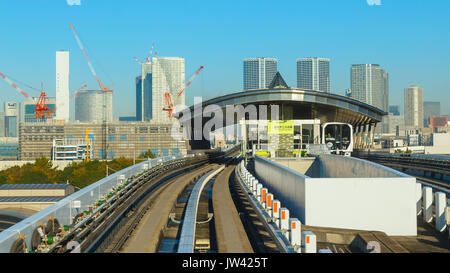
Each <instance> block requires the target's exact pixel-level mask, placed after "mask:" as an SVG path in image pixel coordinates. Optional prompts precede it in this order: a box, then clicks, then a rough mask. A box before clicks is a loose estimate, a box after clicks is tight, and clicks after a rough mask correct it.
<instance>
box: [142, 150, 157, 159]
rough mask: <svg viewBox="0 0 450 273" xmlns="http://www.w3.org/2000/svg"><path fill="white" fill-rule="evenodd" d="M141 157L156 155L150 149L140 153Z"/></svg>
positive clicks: (153, 156)
mask: <svg viewBox="0 0 450 273" xmlns="http://www.w3.org/2000/svg"><path fill="white" fill-rule="evenodd" d="M140 157H141V158H156V155H155V154H154V153H152V151H151V150H148V151H146V152H145V153H142V154H141V155H140Z"/></svg>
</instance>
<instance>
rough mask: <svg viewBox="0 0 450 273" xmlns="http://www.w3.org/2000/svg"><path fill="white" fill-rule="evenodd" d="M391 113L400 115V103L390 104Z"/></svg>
mask: <svg viewBox="0 0 450 273" xmlns="http://www.w3.org/2000/svg"><path fill="white" fill-rule="evenodd" d="M389 113H391V114H392V115H394V116H400V108H399V106H398V105H390V106H389Z"/></svg>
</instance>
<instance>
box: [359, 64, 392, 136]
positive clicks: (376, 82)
mask: <svg viewBox="0 0 450 273" xmlns="http://www.w3.org/2000/svg"><path fill="white" fill-rule="evenodd" d="M351 90H352V92H351V97H352V98H354V99H357V100H360V101H362V102H365V103H367V104H371V105H373V106H375V107H378V108H380V109H381V110H383V111H385V112H388V111H389V74H388V73H387V72H386V71H385V70H383V69H381V67H380V65H378V64H354V65H352V67H351ZM375 132H377V133H388V132H389V121H388V117H387V116H386V117H383V120H382V122H381V124H379V125H378V126H377V127H376V130H375Z"/></svg>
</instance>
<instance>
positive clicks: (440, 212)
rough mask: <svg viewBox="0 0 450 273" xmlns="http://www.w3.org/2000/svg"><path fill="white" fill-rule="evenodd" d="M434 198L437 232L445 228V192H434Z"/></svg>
mask: <svg viewBox="0 0 450 273" xmlns="http://www.w3.org/2000/svg"><path fill="white" fill-rule="evenodd" d="M434 200H435V204H434V207H435V210H436V230H437V231H439V232H443V231H444V230H445V228H446V221H445V209H446V207H447V198H446V196H445V193H443V192H436V193H435V197H434Z"/></svg>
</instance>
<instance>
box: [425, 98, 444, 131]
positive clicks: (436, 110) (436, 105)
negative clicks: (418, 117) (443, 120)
mask: <svg viewBox="0 0 450 273" xmlns="http://www.w3.org/2000/svg"><path fill="white" fill-rule="evenodd" d="M440 116H441V103H440V102H439V101H424V102H423V117H424V121H423V125H424V126H425V127H428V125H429V124H430V118H431V117H440Z"/></svg>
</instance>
